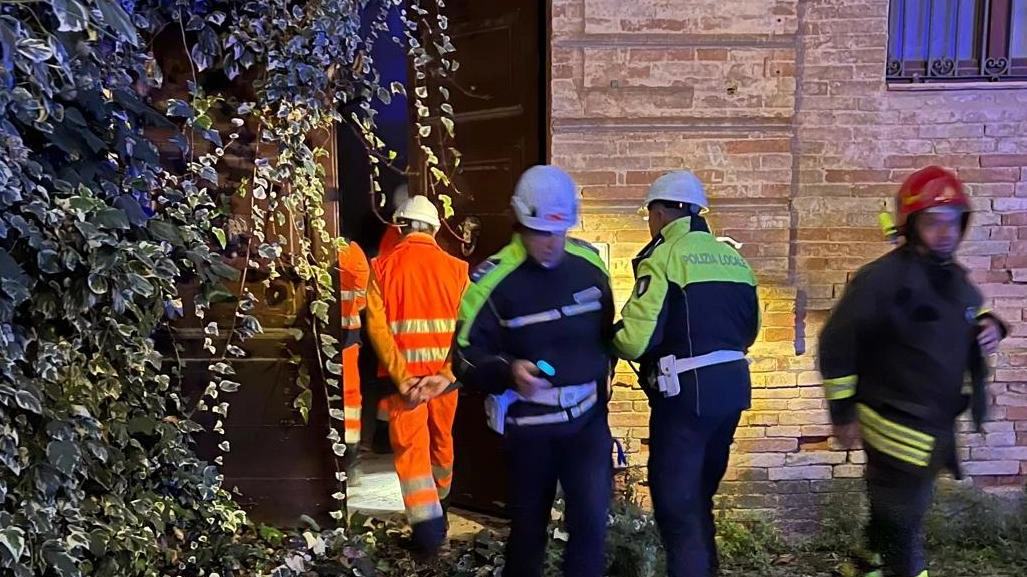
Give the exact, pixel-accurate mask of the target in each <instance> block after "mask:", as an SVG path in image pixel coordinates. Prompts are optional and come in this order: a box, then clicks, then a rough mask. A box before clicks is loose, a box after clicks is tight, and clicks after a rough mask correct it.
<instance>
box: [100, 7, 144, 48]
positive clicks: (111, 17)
mask: <svg viewBox="0 0 1027 577" xmlns="http://www.w3.org/2000/svg"><path fill="white" fill-rule="evenodd" d="M96 4H97V7H98V8H100V13H101V14H103V20H104V23H106V24H107V25H108V26H110V27H111V28H113V29H114V31H115V32H117V33H118V35H119V36H120V37H121V39H122V40H125V41H126V42H128V43H129V44H131V45H132V46H136V47H138V46H139V36H138V35H137V34H136V27H135V25H134V24H132V20H131V18H129V16H128V14H126V13H125V10H124V9H123V8H122V7H121V5H119V4H118V2H117V0H97V2H96Z"/></svg>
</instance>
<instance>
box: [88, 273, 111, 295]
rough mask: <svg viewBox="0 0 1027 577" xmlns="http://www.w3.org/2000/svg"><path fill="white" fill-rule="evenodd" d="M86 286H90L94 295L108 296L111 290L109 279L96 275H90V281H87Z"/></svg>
mask: <svg viewBox="0 0 1027 577" xmlns="http://www.w3.org/2000/svg"><path fill="white" fill-rule="evenodd" d="M86 284H87V285H88V286H89V290H90V291H92V292H93V293H94V294H98V295H102V294H107V291H108V290H110V285H109V284H108V283H107V278H106V277H104V276H101V275H98V274H96V273H90V274H89V279H88V280H87V281H86Z"/></svg>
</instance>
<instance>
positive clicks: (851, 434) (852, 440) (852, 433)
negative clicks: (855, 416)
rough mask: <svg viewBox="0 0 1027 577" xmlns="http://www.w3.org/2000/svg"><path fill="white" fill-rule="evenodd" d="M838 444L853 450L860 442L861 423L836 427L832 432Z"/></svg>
mask: <svg viewBox="0 0 1027 577" xmlns="http://www.w3.org/2000/svg"><path fill="white" fill-rule="evenodd" d="M832 432H833V433H834V436H835V438H836V439H838V442H839V443H841V445H842V447H844V448H846V449H853V448H855V447H856V443H857V442H858V441H859V423H849V424H847V425H835V426H834V430H833V431H832Z"/></svg>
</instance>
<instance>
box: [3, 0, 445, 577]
mask: <svg viewBox="0 0 1027 577" xmlns="http://www.w3.org/2000/svg"><path fill="white" fill-rule="evenodd" d="M399 3H400V0H318V1H314V2H299V1H297V0H267V1H256V0H119V1H115V0H2V1H0V570H2V571H3V572H5V573H7V572H10V573H12V574H14V575H16V576H18V577H27V576H30V575H51V574H56V575H62V576H78V575H98V576H108V575H109V576H136V575H139V576H151V575H152V576H156V575H174V574H181V575H207V574H213V573H215V572H220V574H224V575H230V574H236V573H240V572H242V573H245V569H246V568H245V567H243V566H241V565H240V563H239V561H238V560H232V559H231V558H230V556H226V555H225V550H226V549H225V548H226V547H230V546H231V544H232V543H235V542H237V541H238V538H239V535H240V532H243V531H246V530H248V529H247V527H249V523H248V520H247V519H246V516H245V514H244V513H243V512H242V511H241V510H240V509H239V508H238V506H236V505H235V503H234V502H233V501H232V499H231V495H230V494H229V493H228V492H227V491H226V490H225V489H224V487H223V486H222V481H223V477H222V476H221V474H220V473H219V471H218V469H217V465H219V464H221V463H222V462H223V458H222V457H221V456H219V457H217V458H216V459H215V462H214V463H213V464H208V463H206V462H203V461H201V460H200V459H198V458H197V456H196V455H195V453H194V451H193V445H192V442H191V435H193V434H196V433H199V432H201V431H202V429H203V427H201V426H200V425H198V424H197V422H196V420H194V418H193V417H194V416H195V411H209V412H211V413H213V414H214V415H215V416H216V422H215V424H214V431H215V432H216V433H220V434H223V433H224V420H225V419H227V417H228V412H229V403H228V402H226V400H225V399H226V397H225V396H224V395H230V394H231V393H232V392H234V391H236V390H238V389H239V388H240V387H245V386H246V385H247V383H239V382H237V381H236V380H235V379H236V375H235V370H234V368H233V361H234V359H236V358H237V357H240V356H242V355H244V354H245V353H244V351H243V349H242V348H241V347H240V346H239V345H240V344H242V341H244V340H245V339H247V338H249V337H251V336H253V335H255V334H257V333H259V332H260V331H261V330H262V327H261V326H260V323H259V321H258V320H257V318H256V317H255V316H254V315H253V314H252V313H253V310H254V307H255V306H256V297H255V296H254V295H253V294H252V292H250V291H249V290H248V288H247V287H248V286H251V285H250V283H251V282H252V280H253V278H257V277H256V276H254V275H258V273H259V278H261V279H262V281H263V282H264V283H270V282H271V281H272V280H273V279H275V278H276V277H278V276H281V275H289V276H290V277H294V278H296V279H298V280H299V281H301V282H302V286H304V287H305V289H306V290H307V291H308V293H309V294H308V298H307V302H309V303H310V304H309V306H310V313H311V315H312V316H313V318H314V319H316V322H315V323H314V326H315V331H316V332H317V338H318V344H319V346H318V347H317V354H318V358H319V360H320V362H319V363H318V366H317V367H310V368H309V369H308V368H306V367H304V369H306V370H308V374H309V371H312V370H319V371H324V376H325V378H324V379H323V380H324V381H325V382H326V383H327V386H328V388H329V400H330V401H338V400H339V397H340V392H339V378H340V377H339V375H340V373H341V366H340V364H339V350H338V346H337V345H338V343H337V342H336V340H335V339H334V338H332V336H331V335H330V334H329V333H330V331H328V330H327V323H328V320H329V315H328V313H329V310H330V307H331V306H332V302H333V301H334V295H333V292H334V288H333V279H332V273H331V271H332V267H333V266H334V259H335V247H336V243H337V242H339V241H337V240H336V239H333V238H331V236H330V234H329V233H328V231H327V226H326V220H325V214H324V208H323V201H324V194H325V188H324V187H325V184H324V177H325V172H324V166H323V162H324V161H325V159H326V155H327V151H326V150H325V149H324V148H323V147H320V146H318V145H317V144H316V142H317V141H318V135H323V134H325V133H328V132H330V131H331V130H335V129H339V127H341V126H345V125H349V126H350V127H351V128H352V129H354V130H358V131H359V132H360V133H361V134H362V135H363V137H364V138H363V140H364V142H365V144H366V146H367V149H368V154H369V157H370V159H371V162H372V164H373V166H374V170H373V173H372V176H371V179H372V182H371V183H370V184H371V188H372V191H374V192H380V186H379V185H378V181H377V179H378V177H379V176H380V173H379V169H380V167H381V165H383V164H385V165H387V164H388V163H389V161H390V160H391V159H394V158H395V153H393V152H390V151H388V150H387V149H386V148H385V145H384V143H383V142H382V141H381V139H380V138H378V137H377V136H376V135H375V132H376V128H375V120H374V119H375V112H374V102H375V100H376V99H377V100H380V101H386V102H387V101H388V100H389V99H391V98H392V97H393V96H395V95H397V94H401V93H404V92H405V91H404V89H403V87H402V86H399V85H390V86H382V85H381V84H380V82H379V78H380V75H379V74H378V72H377V70H376V69H375V65H374V62H373V59H372V57H371V53H370V46H371V45H372V44H373V43H374V42H375V41H376V40H377V39H378V37H379V36H380V35H382V34H383V33H385V34H387V33H388V27H387V25H386V18H387V15H388V13H389V10H390V9H391V8H392V6H394V5H399ZM409 6H410V8H408V9H407V10H405V11H404V12H403V22H404V26H405V28H406V32H405V38H397V39H393V40H394V41H396V42H400V43H401V44H403V45H405V46H407V47H408V49H409V52H410V55H411V58H412V59H413V62H414V67H415V78H414V79H413V81H412V83H411V86H412V87H413V89H414V92H415V99H414V100H413V104H414V106H415V109H416V110H417V118H418V126H417V133H418V138H419V139H420V140H419V143H420V144H419V145H420V146H421V152H422V153H423V158H424V161H425V163H426V168H425V170H426V172H427V173H428V174H430V176H431V180H430V184H431V188H430V193H431V194H432V195H434V196H435V197H436V198H437V199H438V200H439V202H441V203H442V204H443V205H444V207H445V209H446V214H447V217H448V216H450V215H451V210H452V209H451V206H450V202H451V201H450V196H449V194H451V193H452V192H453V190H454V189H453V187H452V178H451V174H452V170H454V169H455V167H456V165H457V163H458V159H459V153H458V152H457V151H456V150H455V149H454V148H453V145H452V142H453V125H454V115H453V110H452V106H451V105H450V104H449V103H448V93H447V92H446V91H445V88H444V87H442V86H441V84H440V82H441V80H443V79H445V78H446V77H447V76H449V75H451V74H452V72H454V71H455V70H456V68H457V64H456V62H455V61H454V60H453V59H452V53H453V51H454V48H453V46H452V43H451V42H450V40H449V38H448V36H447V34H446V32H445V30H446V27H447V22H446V20H445V16H444V15H443V8H444V7H443V2H442V0H435V1H433V2H432V3H431V5H430V6H424V1H423V0H415V1H414V2H412V3H411V4H410V5H409ZM169 35H171V36H175V37H178V38H180V39H181V44H182V54H181V60H182V61H183V62H186V63H187V64H188V67H189V74H190V77H191V78H190V81H189V82H188V90H187V92H188V93H187V94H180V95H176V96H175V97H169V98H162V99H160V98H159V99H157V100H154V98H153V95H155V94H157V95H160V94H161V88H162V82H163V71H162V70H161V67H160V65H159V61H158V59H157V58H156V57H155V51H154V43H155V42H158V41H159V39H162V38H168V37H169ZM215 77H221V78H225V79H227V82H228V83H231V82H235V83H237V84H238V83H243V84H247V83H249V84H251V85H252V89H253V98H252V101H250V102H240V101H238V99H237V98H236V97H235V96H234V95H233V94H231V93H229V91H227V90H226V89H224V88H223V86H224V84H225V83H217V82H215V83H213V84H214V85H215V86H220V87H221V88H214V89H208V87H209V85H210V84H211V83H210V82H208V80H209V79H211V78H215ZM429 91H431V92H433V93H437V94H436V95H432V94H430V93H429ZM343 110H348V111H352V112H350V113H348V114H343V112H342V111H343ZM248 135H253V138H252V141H251V142H249V143H247V144H243V143H242V141H244V140H249V139H248V138H247V136H248ZM165 144H171V145H173V146H174V147H175V148H176V149H177V152H176V153H174V154H171V155H170V157H169V153H168V151H167V146H165ZM233 148H239V149H240V153H242V154H244V155H245V156H248V157H249V158H251V159H252V161H253V169H252V174H250V175H249V177H248V178H247V179H245V181H244V182H242V183H241V184H240V185H238V186H235V187H232V188H229V189H227V190H226V184H225V183H222V182H221V180H222V178H221V177H222V175H223V174H224V168H225V164H226V161H225V159H226V158H228V157H229V156H231V155H232V154H233V152H235V151H234V150H233ZM242 149H245V151H243V150H242ZM240 206H243V207H244V210H243V211H241V212H243V213H244V215H245V216H246V218H247V219H248V222H247V223H246V224H245V225H243V226H240V225H238V223H236V224H235V225H233V224H232V223H233V222H234V221H233V218H236V217H238V214H236V213H238V212H240V211H239V207H240ZM233 207H234V210H233ZM228 252H234V253H235V254H236V255H237V258H236V259H235V261H237V262H233V264H237V265H238V266H233V265H232V264H230V261H231V259H226V258H225V254H226V253H228ZM186 285H192V286H195V287H196V290H195V291H188V292H186V291H183V290H182V287H183V286H186ZM220 302H230V303H234V305H232V306H234V308H235V314H234V316H233V321H232V324H231V326H229V327H224V326H219V325H218V324H217V323H214V322H208V319H207V317H208V314H209V311H210V310H211V307H212V306H215V305H217V304H218V303H220ZM186 314H195V316H196V317H198V318H199V319H201V320H202V322H203V323H205V328H204V336H205V337H206V338H205V341H204V347H205V348H206V349H207V351H208V352H209V353H210V354H211V355H212V358H213V359H214V360H213V361H212V362H211V364H210V366H209V372H210V386H208V388H207V389H206V391H205V392H204V395H203V398H202V399H200V400H199V402H198V403H197V404H195V405H192V406H190V405H188V404H187V403H186V402H185V400H184V399H183V397H182V392H181V390H180V387H179V383H178V380H177V379H176V378H173V374H174V371H173V370H171V369H173V367H174V358H173V357H172V358H165V357H164V356H163V355H162V354H161V350H159V347H158V346H157V345H156V344H155V342H156V337H157V336H159V335H161V334H164V333H166V332H167V329H168V327H169V326H170V325H171V324H172V323H175V322H177V321H180V320H182V317H183V316H184V315H186ZM308 381H309V378H308ZM310 398H311V395H309V394H308V393H305V394H303V395H300V397H299V398H297V401H296V407H297V410H298V411H300V412H301V413H302V414H303V415H304V417H306V414H307V413H308V412H309V410H310V406H309V403H310ZM330 414H331V416H332V419H333V420H341V418H342V412H341V411H338V410H332V411H331V412H330ZM326 433H327V435H328V439H329V442H331V443H332V444H333V447H334V449H335V451H336V453H337V454H341V452H342V451H343V450H344V445H343V444H342V443H341V441H340V439H339V436H338V433H337V432H336V427H332V428H331V430H330V431H326ZM220 447H221V449H222V451H224V452H227V451H228V450H230V447H229V446H228V444H227V441H222V442H221V444H220ZM339 479H340V481H341V480H344V474H343V473H341V472H340V473H339ZM336 497H337V498H339V499H340V500H341V499H342V498H343V495H342V493H341V492H340V493H338V494H337V495H336ZM333 516H334V517H335V518H336V519H341V517H342V512H341V511H335V512H333ZM340 531H341V530H340ZM336 536H337V537H338V538H342V534H341V533H338V534H337V535H336ZM306 545H307V549H309V550H315V549H317V548H320V549H324V541H323V540H321V537H315V536H313V535H310V534H308V538H307V543H306ZM280 561H281V563H280V565H279V566H278V568H277V574H279V575H287V574H292V573H293V572H300V571H303V570H305V567H306V566H307V564H309V562H310V557H309V555H308V556H303V555H291V556H289V557H288V558H287V559H284V560H280Z"/></svg>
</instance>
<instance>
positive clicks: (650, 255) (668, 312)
mask: <svg viewBox="0 0 1027 577" xmlns="http://www.w3.org/2000/svg"><path fill="white" fill-rule="evenodd" d="M632 266H633V268H634V273H635V287H634V290H633V291H632V294H631V296H630V297H629V299H628V301H627V303H626V304H625V305H624V309H623V310H622V312H621V317H622V319H621V321H620V322H619V323H618V324H617V327H616V333H615V336H614V340H613V344H614V347H615V349H616V351H617V354H618V355H619V356H620V357H621V358H624V359H628V360H632V361H635V360H637V361H639V362H640V365H641V368H640V370H639V381H640V384H641V385H642V387H643V388H644V389H645V390H646V392H647V393H648V394H649V397H650V400H651V401H654V402H655V399H657V398H673V399H674V400H673V401H672V402H673V403H674V404H680V406H681V408H682V410H688V411H691V412H694V413H695V414H698V415H717V414H726V413H730V412H735V411H740V410H743V409H746V408H748V407H749V403H750V388H751V383H750V378H749V364H748V362H747V360H746V359H745V357H744V355H745V353H746V352H747V351H748V350H749V347H751V346H752V344H753V343H754V342H755V341H756V335H757V333H758V332H759V327H760V310H759V298H758V297H757V294H756V277H755V275H754V274H753V272H752V269H751V268H750V267H749V264H748V263H747V262H746V261H745V259H744V258H742V256H741V255H740V254H739V253H738V251H737V250H735V249H734V248H733V247H732V246H730V245H728V244H726V243H724V242H721V241H718V240H717V239H716V237H714V236H713V235H712V234H710V231H709V228H708V227H707V225H706V221H705V220H704V219H703V218H701V217H690V218H681V219H678V220H676V221H674V222H672V223H670V224H668V225H667V226H666V227H664V229H663V230H662V231H661V232H660V234H659V235H658V236H657V237H656V238H654V239H653V240H652V242H650V243H649V244H648V245H646V246H645V248H643V249H642V251H641V252H640V253H639V254H638V256H636V257H635V259H634V260H633V261H632ZM675 361H676V364H675ZM693 365H699V366H697V367H695V368H692V366H693ZM661 366H662V369H661ZM674 367H677V370H675V369H674ZM681 369H684V370H681ZM679 371H680V372H679ZM668 372H673V373H675V374H676V377H677V378H676V382H677V383H679V385H680V392H679V393H678V394H675V395H672V396H671V397H668V395H667V394H666V393H661V392H660V391H659V388H660V387H659V386H658V384H657V382H658V380H659V377H660V376H661V375H665V374H668Z"/></svg>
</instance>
